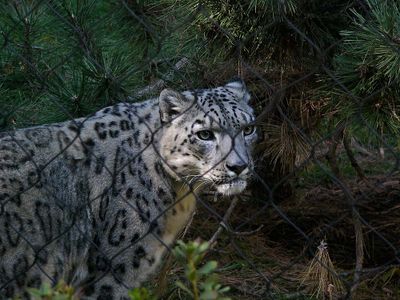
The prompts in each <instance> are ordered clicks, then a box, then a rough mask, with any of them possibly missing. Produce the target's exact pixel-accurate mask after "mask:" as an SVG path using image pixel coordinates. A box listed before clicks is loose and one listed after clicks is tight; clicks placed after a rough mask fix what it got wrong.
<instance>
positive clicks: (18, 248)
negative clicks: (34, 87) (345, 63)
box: [0, 81, 256, 300]
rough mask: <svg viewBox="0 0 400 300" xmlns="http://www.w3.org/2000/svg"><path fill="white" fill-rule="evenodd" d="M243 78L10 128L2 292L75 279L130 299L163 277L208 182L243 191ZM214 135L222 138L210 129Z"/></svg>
mask: <svg viewBox="0 0 400 300" xmlns="http://www.w3.org/2000/svg"><path fill="white" fill-rule="evenodd" d="M248 100H249V94H248V92H247V91H246V89H245V87H244V84H243V83H242V82H241V81H234V82H230V83H228V84H227V85H225V86H222V87H218V88H214V89H204V90H196V91H186V92H183V93H178V92H175V91H172V90H168V89H167V90H164V91H163V92H161V94H160V96H159V97H158V98H156V99H150V100H148V101H145V102H143V103H138V104H136V103H135V104H130V103H120V104H117V105H115V106H112V107H107V108H104V109H102V110H100V111H99V112H97V113H95V114H94V115H92V116H89V117H87V118H82V119H76V120H73V121H69V122H65V123H60V124H52V125H44V126H39V127H33V128H28V129H21V130H16V131H13V132H6V133H1V135H0V299H7V298H11V297H14V296H16V295H19V296H22V297H27V295H26V292H24V291H25V290H26V288H27V287H38V286H39V285H40V284H41V283H42V282H44V281H47V282H50V283H52V284H54V283H56V282H58V281H60V280H64V281H65V282H67V283H68V284H70V285H72V286H73V287H74V288H75V290H76V293H77V295H78V296H80V297H81V298H82V299H108V300H110V299H126V296H127V290H128V289H131V288H133V287H137V286H139V285H140V284H141V283H142V282H143V281H145V280H146V279H147V278H148V277H149V275H151V274H153V273H154V272H155V271H156V269H157V266H158V265H159V262H160V260H161V259H162V256H163V254H164V253H165V251H166V249H167V247H169V246H171V244H172V243H173V241H174V239H175V238H176V236H177V234H178V233H179V232H180V231H181V230H182V228H183V227H184V226H185V225H186V223H187V221H188V219H189V218H190V216H191V214H192V213H193V210H194V208H195V202H196V197H197V196H196V195H195V194H193V193H192V191H193V190H196V191H200V190H202V189H203V188H204V187H207V188H208V190H210V189H211V190H215V191H216V192H219V193H221V194H225V195H230V194H237V193H240V192H242V191H243V190H244V189H245V187H246V184H247V182H248V180H249V178H250V173H251V169H252V159H251V155H250V150H251V147H252V144H253V143H254V141H255V139H256V134H255V133H254V131H253V130H252V127H251V123H252V122H254V116H253V111H252V109H251V108H250V107H249V106H248ZM210 137H211V138H210Z"/></svg>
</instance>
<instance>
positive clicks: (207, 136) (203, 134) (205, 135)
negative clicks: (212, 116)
mask: <svg viewBox="0 0 400 300" xmlns="http://www.w3.org/2000/svg"><path fill="white" fill-rule="evenodd" d="M196 135H197V137H198V138H199V139H200V140H203V141H212V140H214V139H215V135H214V133H213V132H212V131H211V130H200V131H198V132H196Z"/></svg>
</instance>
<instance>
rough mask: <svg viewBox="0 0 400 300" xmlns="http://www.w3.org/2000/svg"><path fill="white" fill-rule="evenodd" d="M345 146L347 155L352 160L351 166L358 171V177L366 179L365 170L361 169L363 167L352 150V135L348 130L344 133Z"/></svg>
mask: <svg viewBox="0 0 400 300" xmlns="http://www.w3.org/2000/svg"><path fill="white" fill-rule="evenodd" d="M343 146H344V149H345V150H346V154H347V157H348V158H349V160H350V163H351V166H352V167H353V168H354V170H355V171H356V173H357V175H358V177H359V178H360V179H362V180H365V179H366V177H365V175H364V172H363V171H362V170H361V167H360V166H359V164H358V163H357V160H356V158H355V157H354V154H353V151H351V147H350V136H349V133H348V132H344V134H343Z"/></svg>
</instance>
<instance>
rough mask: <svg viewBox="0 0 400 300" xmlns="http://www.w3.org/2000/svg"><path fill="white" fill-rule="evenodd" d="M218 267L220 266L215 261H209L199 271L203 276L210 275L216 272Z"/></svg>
mask: <svg viewBox="0 0 400 300" xmlns="http://www.w3.org/2000/svg"><path fill="white" fill-rule="evenodd" d="M217 265H218V264H217V262H216V261H215V260H212V261H209V262H207V263H206V264H205V265H204V266H202V267H201V268H200V269H199V270H198V273H199V274H201V275H207V274H210V273H212V272H214V271H215V269H216V268H217Z"/></svg>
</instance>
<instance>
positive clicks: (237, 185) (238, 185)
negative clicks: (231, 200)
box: [216, 178, 247, 196]
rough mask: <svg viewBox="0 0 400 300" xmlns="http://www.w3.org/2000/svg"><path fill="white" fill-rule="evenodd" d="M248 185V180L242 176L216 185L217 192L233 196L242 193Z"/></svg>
mask: <svg viewBox="0 0 400 300" xmlns="http://www.w3.org/2000/svg"><path fill="white" fill-rule="evenodd" d="M246 186H247V181H246V180H244V179H241V178H235V179H232V180H230V181H227V182H223V183H220V184H218V185H217V186H216V189H217V192H218V193H220V194H222V195H225V196H232V195H237V194H240V193H241V192H243V191H244V189H245V188H246Z"/></svg>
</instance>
